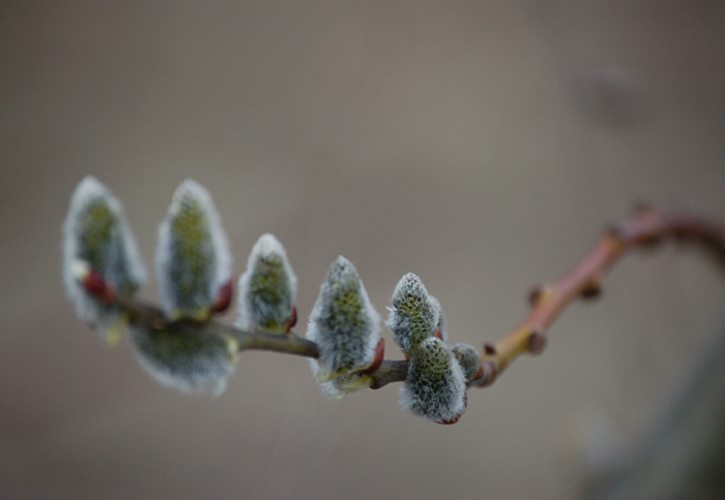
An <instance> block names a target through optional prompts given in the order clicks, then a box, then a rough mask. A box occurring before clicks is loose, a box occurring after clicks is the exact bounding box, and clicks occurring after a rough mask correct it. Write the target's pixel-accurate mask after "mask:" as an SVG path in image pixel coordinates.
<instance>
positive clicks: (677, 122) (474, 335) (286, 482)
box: [0, 0, 725, 499]
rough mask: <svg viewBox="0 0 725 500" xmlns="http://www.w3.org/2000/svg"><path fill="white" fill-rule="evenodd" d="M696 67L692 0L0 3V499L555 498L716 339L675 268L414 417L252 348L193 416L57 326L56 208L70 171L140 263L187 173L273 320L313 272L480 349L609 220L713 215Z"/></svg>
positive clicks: (655, 273) (93, 342)
mask: <svg viewBox="0 0 725 500" xmlns="http://www.w3.org/2000/svg"><path fill="white" fill-rule="evenodd" d="M724 49H725V9H723V4H722V2H719V1H705V0H699V1H695V0H689V1H685V0H682V1H667V2H663V1H654V0H652V1H604V0H602V1H588V2H580V1H575V0H559V1H546V2H537V1H533V0H529V1H504V0H500V1H451V2H433V1H415V2H414V1H409V2H399V1H392V2H391V1H370V2H341V1H336V2H334V1H316V0H315V1H305V2H295V1H288V2H281V1H260V2H231V1H230V2H190V1H187V2H166V1H164V2H161V1H156V2H107V1H96V2H80V1H74V2H31V1H18V2H15V1H7V0H5V1H3V2H2V3H0V214H1V215H0V231H1V232H2V234H3V237H2V243H0V252H1V256H0V271H1V273H2V274H1V275H2V277H3V283H4V286H3V292H2V301H1V302H0V318H2V319H0V321H1V322H2V323H1V325H2V330H1V331H0V497H2V498H7V499H15V498H104V499H129V498H149V499H150V498H154V499H162V498H177V499H178V498H235V497H236V498H238V497H245V498H272V499H277V498H313V499H338V498H352V499H370V498H392V497H396V498H421V499H424V498H462V499H467V498H474V497H475V498H492V499H519V498H532V497H536V498H544V499H568V498H577V497H578V495H579V494H580V493H581V491H582V488H583V487H584V485H585V484H586V482H587V478H590V477H591V476H592V474H594V473H596V471H597V470H599V469H600V468H601V467H602V466H604V465H606V463H607V462H608V460H609V457H611V456H612V453H614V452H616V450H617V449H618V446H619V445H622V446H625V447H626V446H633V445H635V444H636V442H637V439H638V438H639V437H640V436H641V435H642V433H643V431H645V430H646V429H647V428H648V426H649V425H650V422H651V421H652V419H653V418H654V417H655V415H657V413H658V411H659V410H660V409H661V408H662V406H663V405H664V404H665V403H666V401H667V400H668V397H669V396H670V395H671V393H672V391H673V389H674V388H675V387H676V386H677V384H678V382H679V380H680V379H681V374H680V372H681V370H685V369H687V368H688V367H689V366H691V365H692V363H694V362H695V360H696V359H697V357H698V355H699V354H700V353H701V352H702V351H703V350H704V349H706V346H707V345H708V343H709V341H710V340H711V339H712V338H714V336H715V335H716V333H717V330H718V327H720V326H721V322H722V320H723V314H722V313H723V307H722V305H723V299H724V297H725V283H724V282H723V280H722V279H721V276H717V275H716V274H715V273H714V272H713V268H712V267H711V266H710V265H709V263H708V262H707V261H706V260H704V259H702V258H701V257H700V255H698V254H696V253H694V252H689V251H684V252H683V251H677V250H672V249H671V248H668V249H666V250H663V251H660V252H658V254H657V255H656V256H654V257H651V258H643V257H642V256H641V255H635V256H632V257H629V258H627V259H625V261H624V262H623V264H622V265H621V267H618V268H617V269H616V271H615V272H614V274H613V275H612V277H611V280H610V281H609V282H608V284H607V287H606V289H605V294H604V297H603V299H602V300H601V301H600V302H598V303H597V304H596V305H594V306H589V305H577V306H575V307H573V308H571V309H570V310H569V311H568V312H567V313H566V314H565V316H564V317H563V318H562V319H561V320H560V321H559V322H558V323H557V324H556V325H555V327H554V329H553V332H552V339H551V342H550V346H549V349H548V350H547V351H546V353H545V354H543V355H542V356H541V357H538V358H525V359H522V360H520V361H518V362H517V363H516V364H515V365H514V367H513V368H512V369H511V370H510V371H509V372H508V373H506V375H505V376H503V377H502V378H501V379H500V380H499V381H498V383H497V384H496V385H495V386H494V387H492V388H491V389H488V390H485V391H474V392H472V393H471V394H470V396H469V400H470V404H469V410H468V412H467V414H466V415H465V417H464V418H463V419H462V421H461V422H460V423H459V424H458V425H456V426H453V427H442V426H436V425H434V424H430V423H428V422H426V421H423V420H419V419H416V418H414V417H412V416H410V415H407V414H404V413H403V412H401V411H400V410H399V408H398V407H397V396H398V388H397V387H391V386H389V387H386V388H385V389H383V390H381V391H378V392H372V391H367V392H364V393H360V394H356V395H354V396H350V397H348V398H346V399H344V400H342V401H339V402H335V401H328V400H325V399H324V398H323V397H322V395H321V394H320V393H319V390H318V388H317V386H316V384H315V382H314V381H313V380H312V377H311V375H310V373H309V370H308V368H307V365H306V362H305V361H304V360H302V359H298V358H292V357H286V356H281V355H273V354H266V353H245V354H243V355H242V358H241V363H240V366H239V369H238V373H237V375H236V377H235V378H234V379H233V380H232V381H231V383H230V386H229V388H228V390H227V392H226V393H225V394H224V395H223V396H222V397H220V398H217V399H210V398H206V397H189V396H185V395H181V394H177V393H175V392H173V391H170V390H168V389H165V388H163V387H161V386H159V385H158V384H156V383H155V382H154V381H152V380H151V379H150V378H149V377H148V376H147V375H146V374H145V373H144V372H143V371H141V370H140V369H139V367H138V366H137V364H136V361H135V360H134V358H133V356H132V353H131V351H130V346H129V344H128V342H125V341H124V342H123V343H122V344H121V346H120V347H119V348H117V349H113V350H112V349H108V348H106V347H105V346H104V345H103V344H102V343H101V342H100V341H99V340H98V339H97V338H96V337H95V335H94V334H93V333H91V332H89V331H87V330H86V329H85V328H84V327H83V325H82V324H80V323H79V322H78V321H77V320H76V319H75V318H74V316H73V311H72V307H71V306H70V304H69V303H68V301H67V300H66V298H65V296H64V292H63V289H62V287H61V281H60V269H59V261H60V226H61V223H62V220H63V218H64V216H65V210H66V208H67V203H68V199H69V197H70V194H71V192H72V190H73V188H74V187H75V185H76V184H77V182H78V181H79V180H80V179H81V178H82V177H83V176H84V175H86V174H94V175H96V176H98V177H99V178H100V179H101V180H102V181H103V182H105V183H106V184H107V185H108V186H109V187H110V188H111V189H112V190H113V191H114V192H115V193H116V195H117V196H118V197H119V198H121V199H122V200H123V201H124V203H125V206H126V211H127V215H128V217H129V219H130V221H131V224H132V226H133V228H134V230H135V232H136V236H137V238H138V240H139V243H140V246H141V250H142V252H143V255H144V258H145V261H146V263H147V264H148V265H149V268H150V266H151V264H152V255H153V249H154V244H155V239H156V231H157V224H158V222H159V221H160V220H161V218H162V217H163V214H164V213H165V210H166V208H167V206H168V203H169V200H170V196H171V193H172V191H173V189H174V187H175V186H176V185H177V184H178V183H179V182H181V181H182V180H183V179H184V178H186V177H193V178H195V179H196V180H198V181H200V182H201V183H202V184H204V185H206V186H207V187H208V188H209V190H210V191H211V192H212V194H213V195H214V197H215V200H216V203H217V206H218V208H219V210H220V212H221V214H222V216H223V220H224V224H225V227H226V229H227V231H228V233H229V236H230V241H231V244H232V248H233V251H234V254H235V256H236V262H235V271H236V272H237V273H239V272H241V271H242V269H243V263H244V261H246V256H247V252H248V251H249V250H250V248H251V246H252V244H253V243H254V241H255V240H256V238H257V237H258V236H259V234H261V233H262V232H265V231H271V232H274V233H275V234H277V235H278V236H279V237H280V239H281V240H282V241H283V242H284V244H285V245H286V246H287V249H288V251H289V253H290V256H291V259H292V263H293V265H294V266H295V268H296V270H297V273H298V275H299V278H300V279H299V282H300V287H301V293H300V298H299V307H300V310H301V312H302V324H303V325H304V321H305V319H306V316H307V312H308V311H309V309H310V307H311V305H312V303H313V301H314V299H315V296H316V293H317V289H318V284H319V281H320V279H321V278H322V276H323V274H324V272H325V270H326V268H327V266H328V264H329V262H330V261H331V260H332V259H333V258H334V257H335V256H336V255H337V254H340V253H341V254H344V255H346V256H347V257H349V258H350V259H352V260H353V261H354V262H355V263H356V264H357V266H358V268H359V270H360V272H361V273H362V275H363V278H364V280H365V283H366V285H367V288H368V291H369V293H370V295H371V298H372V299H373V301H374V303H375V305H376V306H377V308H378V310H379V311H381V312H384V310H385V306H386V305H387V303H388V300H389V296H390V294H391V292H392V289H393V287H394V285H395V283H396V281H397V280H398V278H399V277H400V275H401V274H403V273H404V272H407V271H415V272H417V273H419V274H420V275H421V276H422V277H423V279H424V280H425V282H426V283H427V285H428V287H429V289H430V290H431V291H432V293H434V294H435V295H437V296H438V297H439V298H440V300H441V302H442V303H443V306H444V307H445V309H446V312H447V315H448V319H449V322H450V331H451V335H452V337H453V338H454V339H455V340H456V341H466V342H470V343H474V344H476V345H479V344H480V343H481V342H482V341H484V340H493V339H496V338H497V337H499V336H500V335H502V334H503V333H505V332H506V331H507V330H509V329H510V328H511V327H513V326H514V325H515V324H516V323H517V322H518V321H519V320H520V319H521V318H522V317H523V315H524V314H525V305H524V300H523V299H524V295H525V292H526V290H527V289H528V287H529V286H530V285H531V284H534V283H537V282H540V281H542V280H545V279H548V278H553V277H555V276H557V275H558V274H559V273H561V272H563V271H565V270H566V269H567V268H568V267H569V266H570V265H571V264H572V263H573V262H574V260H575V259H576V258H578V257H579V256H580V255H581V254H582V253H583V252H584V251H586V250H587V249H588V247H589V246H590V245H591V244H592V243H593V241H594V239H595V238H596V237H597V234H598V230H599V228H600V227H601V226H603V225H604V224H606V223H608V222H610V221H613V220H614V219H616V218H618V217H620V216H622V215H623V214H625V213H626V210H627V209H628V207H629V206H631V204H632V202H634V201H636V200H639V199H647V200H651V201H653V202H656V203H658V204H662V205H666V206H675V207H678V206H684V207H689V208H692V209H697V210H699V211H702V212H704V213H710V214H720V215H722V214H723V212H724V210H725V196H724V195H725V168H723V160H725V141H723V131H724V125H725V120H724V115H723V107H722V105H723V96H724V93H725V92H724V89H725V66H724V65H723V54H724V53H725V50H724ZM155 292H156V288H155V284H153V283H152V284H151V286H150V287H148V288H147V289H146V290H145V291H144V295H145V296H146V297H148V298H153V297H155ZM231 319H233V318H230V320H231ZM303 330H304V329H303V328H300V329H299V331H300V332H303ZM385 335H386V337H387V338H388V339H389V338H390V337H389V335H388V334H387V333H386V334H385ZM389 343H390V342H389ZM389 355H392V356H397V353H395V351H394V349H392V348H391V349H389Z"/></svg>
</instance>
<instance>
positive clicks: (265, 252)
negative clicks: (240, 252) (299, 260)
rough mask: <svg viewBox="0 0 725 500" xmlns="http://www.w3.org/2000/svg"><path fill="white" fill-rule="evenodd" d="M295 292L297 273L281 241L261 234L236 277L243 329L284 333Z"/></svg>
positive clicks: (290, 313) (239, 322)
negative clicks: (238, 276)
mask: <svg viewBox="0 0 725 500" xmlns="http://www.w3.org/2000/svg"><path fill="white" fill-rule="evenodd" d="M296 294H297V276H295V273H294V271H293V270H292V266H291V265H290V263H289V260H288V259H287V252H285V249H284V247H283V246H282V244H281V243H280V242H279V240H277V238H275V237H274V236H273V235H271V234H269V233H268V234H263V235H262V236H260V238H259V239H258V240H257V242H256V243H255V244H254V247H253V248H252V253H251V254H250V255H249V259H248V261H247V269H246V270H245V271H244V273H243V274H242V276H241V277H240V278H239V318H238V320H237V326H238V327H239V328H241V329H243V330H252V331H258V332H268V333H285V327H286V324H287V322H288V321H289V319H290V317H291V316H292V308H293V307H294V303H295V297H296Z"/></svg>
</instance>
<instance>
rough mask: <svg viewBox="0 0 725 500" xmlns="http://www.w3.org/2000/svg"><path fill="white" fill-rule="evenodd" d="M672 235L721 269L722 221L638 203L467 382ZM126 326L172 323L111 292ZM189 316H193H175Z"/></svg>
mask: <svg viewBox="0 0 725 500" xmlns="http://www.w3.org/2000/svg"><path fill="white" fill-rule="evenodd" d="M667 239H673V240H678V241H684V242H693V243H699V244H701V245H702V246H703V247H704V248H705V249H706V250H708V251H709V252H710V253H711V254H712V255H713V256H714V257H715V258H716V260H717V261H719V262H720V263H721V264H723V265H724V268H725V225H723V224H719V223H716V222H713V221H711V220H708V219H705V218H702V217H698V216H695V215H691V214H686V213H676V212H675V213H663V212H660V211H657V210H655V209H653V208H650V207H641V208H639V209H638V210H637V211H636V212H635V213H634V214H633V215H632V216H631V217H629V218H627V219H626V220H624V221H623V222H622V223H620V224H619V225H616V226H613V227H611V228H609V229H608V230H606V231H605V232H604V234H603V235H602V237H601V238H600V240H599V242H598V243H597V244H596V245H595V247H594V248H593V249H592V250H591V251H590V252H589V253H588V254H587V255H585V256H584V258H583V259H581V260H580V261H579V262H578V263H577V264H576V265H575V266H574V268H573V269H572V270H571V271H570V272H568V273H566V274H565V275H564V276H562V277H561V278H559V279H558V280H556V281H554V282H553V283H552V284H549V285H544V286H540V287H536V288H535V289H534V290H533V291H532V293H531V294H530V303H531V312H530V313H529V315H528V317H527V318H526V319H525V321H524V322H523V323H521V324H520V325H519V326H518V327H517V328H515V329H514V330H513V331H512V332H510V333H509V334H507V335H505V336H503V337H502V338H501V339H500V340H498V341H497V342H495V343H486V344H485V345H484V348H483V351H482V353H481V364H482V370H481V371H480V376H479V377H478V378H477V379H476V380H474V381H473V382H472V384H471V385H472V386H476V387H486V386H488V385H491V384H492V383H493V382H494V381H495V380H496V378H497V377H498V376H499V375H500V374H501V373H502V372H503V371H504V370H505V369H506V368H507V367H508V366H509V365H510V364H511V363H512V362H513V361H514V360H515V359H516V358H517V357H519V356H520V355H522V354H524V353H530V354H539V353H540V352H542V351H543V350H544V348H545V346H546V343H547V332H548V330H549V328H550V327H551V325H552V324H553V323H554V321H555V320H556V319H557V318H558V317H559V315H560V314H561V313H562V312H563V311H564V309H565V308H566V307H567V306H569V305H570V304H571V303H572V302H574V300H576V299H578V298H585V299H587V298H593V297H595V296H597V295H599V293H600V292H601V289H602V280H603V278H604V274H605V273H606V272H607V271H608V270H609V269H610V268H611V267H612V266H613V265H614V264H615V263H616V262H617V261H618V260H619V258H620V257H622V256H623V255H624V254H625V253H627V252H628V251H629V250H632V249H635V248H646V247H653V246H656V245H658V244H660V243H661V242H663V241H665V240H667ZM113 301H114V302H116V303H117V304H118V305H119V306H120V307H121V308H122V309H123V310H124V311H125V313H126V315H127V317H128V320H129V323H130V324H131V325H150V326H152V327H155V328H164V327H165V326H166V325H168V324H169V323H171V321H170V320H169V319H167V318H166V316H165V315H164V313H163V312H162V311H161V309H159V308H158V307H156V306H154V305H151V304H147V303H144V302H141V301H137V300H135V299H127V298H124V297H120V296H115V297H113ZM177 321H194V320H177ZM203 325H204V328H206V329H208V330H209V331H214V332H217V333H219V334H223V335H229V336H232V337H234V338H235V339H236V341H237V343H238V348H239V350H240V351H243V350H264V351H274V352H280V353H286V354H292V355H297V356H303V357H308V358H317V357H318V350H317V345H316V344H315V343H314V342H310V341H309V340H306V339H304V338H302V337H300V336H298V335H296V334H295V333H293V332H290V333H288V334H286V335H282V334H266V333H252V332H247V331H243V330H240V329H238V328H236V327H233V326H230V325H227V324H225V323H222V322H220V321H218V320H215V319H209V320H208V321H206V322H203ZM407 371H408V362H407V361H404V360H399V361H394V360H385V361H383V363H382V364H381V365H380V366H379V367H378V369H377V370H376V371H375V372H373V373H371V374H370V375H371V378H372V382H371V388H373V389H378V388H381V387H383V386H385V385H387V384H389V383H391V382H400V381H403V380H405V377H406V374H407Z"/></svg>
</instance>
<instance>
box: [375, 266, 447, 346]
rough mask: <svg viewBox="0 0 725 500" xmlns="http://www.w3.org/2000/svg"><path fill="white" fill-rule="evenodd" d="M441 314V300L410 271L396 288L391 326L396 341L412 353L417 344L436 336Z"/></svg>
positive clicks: (389, 318) (389, 322) (389, 321)
mask: <svg viewBox="0 0 725 500" xmlns="http://www.w3.org/2000/svg"><path fill="white" fill-rule="evenodd" d="M440 315H441V311H440V304H439V303H438V301H437V300H436V299H434V298H433V297H431V296H430V295H429V294H428V290H426V288H425V285H424V284H423V282H422V281H421V279H420V278H419V277H418V276H416V275H415V274H413V273H408V274H406V275H405V276H403V277H402V278H401V279H400V281H399V282H398V285H397V286H396V287H395V291H394V292H393V306H392V307H391V308H390V314H389V316H388V321H387V325H388V327H389V328H390V329H391V330H392V332H393V337H394V339H395V343H396V344H398V346H399V347H400V348H401V349H402V350H403V352H404V353H405V354H407V355H410V354H411V353H412V352H413V350H414V349H415V348H416V346H418V345H419V344H420V343H421V342H423V341H424V340H425V339H427V338H428V337H431V336H433V335H435V331H436V328H438V326H439V322H440ZM441 336H443V332H441Z"/></svg>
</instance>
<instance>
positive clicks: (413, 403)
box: [400, 337, 466, 423]
mask: <svg viewBox="0 0 725 500" xmlns="http://www.w3.org/2000/svg"><path fill="white" fill-rule="evenodd" d="M465 397H466V382H465V377H464V374H463V370H462V369H461V367H460V365H459V364H458V362H457V361H456V360H455V359H454V357H453V354H452V353H451V351H450V350H449V349H448V348H447V347H446V346H445V344H444V343H443V342H442V341H441V340H439V339H437V338H435V337H431V338H428V339H426V340H424V341H423V342H421V344H420V345H419V346H418V348H417V349H416V351H415V356H414V357H412V358H411V360H410V365H409V367H408V376H407V378H406V380H405V385H404V386H403V388H402V389H401V391H400V403H401V406H402V407H403V408H404V409H406V410H409V411H410V412H412V413H413V414H415V415H418V416H421V417H425V418H427V419H429V420H433V421H434V422H438V423H446V422H452V421H455V420H457V419H458V418H460V416H461V415H462V414H463V412H464V411H465V409H466V403H465Z"/></svg>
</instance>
